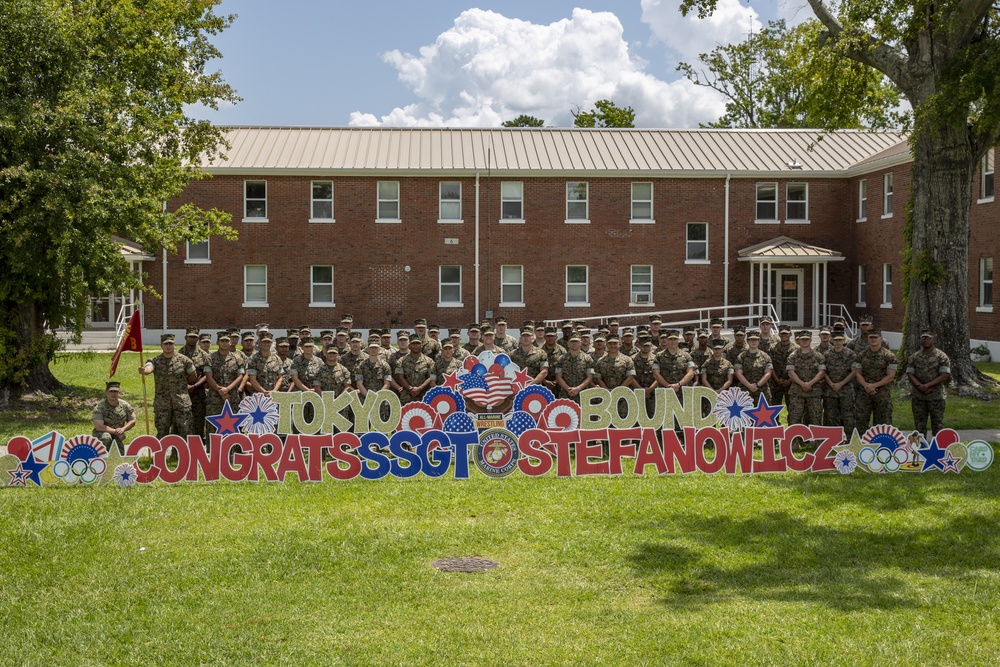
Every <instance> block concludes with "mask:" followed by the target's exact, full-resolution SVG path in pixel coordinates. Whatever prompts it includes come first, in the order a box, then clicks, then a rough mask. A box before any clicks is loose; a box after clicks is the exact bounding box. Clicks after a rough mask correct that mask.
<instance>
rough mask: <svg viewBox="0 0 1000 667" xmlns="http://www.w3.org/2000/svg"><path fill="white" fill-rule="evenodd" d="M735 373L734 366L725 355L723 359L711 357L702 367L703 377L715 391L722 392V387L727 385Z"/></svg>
mask: <svg viewBox="0 0 1000 667" xmlns="http://www.w3.org/2000/svg"><path fill="white" fill-rule="evenodd" d="M734 372H735V369H734V368H733V365H732V364H731V363H729V359H726V357H725V355H723V357H722V358H721V359H716V358H715V357H710V358H709V360H708V361H706V362H705V364H704V365H703V366H702V367H701V376H702V377H703V378H705V379H706V380H707V381H708V384H710V385H711V386H712V389H714V390H715V391H719V390H721V389H722V385H724V384H726V382H727V381H728V380H729V378H730V377H732V375H733V373H734Z"/></svg>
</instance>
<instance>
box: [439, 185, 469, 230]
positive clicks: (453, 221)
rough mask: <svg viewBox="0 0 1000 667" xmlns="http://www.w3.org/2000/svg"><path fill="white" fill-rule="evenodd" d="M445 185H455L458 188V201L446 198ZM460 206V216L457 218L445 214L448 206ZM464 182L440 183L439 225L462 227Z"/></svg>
mask: <svg viewBox="0 0 1000 667" xmlns="http://www.w3.org/2000/svg"><path fill="white" fill-rule="evenodd" d="M445 184H455V185H457V186H458V200H455V199H445V198H444V187H445ZM454 204H458V215H457V217H452V216H448V215H446V214H445V207H446V206H453V205H454ZM462 222H463V220H462V181H440V182H438V224H439V225H460V224H462Z"/></svg>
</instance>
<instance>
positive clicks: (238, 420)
mask: <svg viewBox="0 0 1000 667" xmlns="http://www.w3.org/2000/svg"><path fill="white" fill-rule="evenodd" d="M246 418H247V415H244V414H242V413H238V412H237V413H234V412H233V409H232V408H231V407H230V406H229V401H226V402H225V403H223V404H222V414H221V415H211V416H207V417H205V419H207V420H208V422H209V423H210V424H211V425H212V426H214V427H215V431H216V433H219V434H220V435H226V434H229V433H239V427H240V424H242V423H243V422H244V421H245V420H246Z"/></svg>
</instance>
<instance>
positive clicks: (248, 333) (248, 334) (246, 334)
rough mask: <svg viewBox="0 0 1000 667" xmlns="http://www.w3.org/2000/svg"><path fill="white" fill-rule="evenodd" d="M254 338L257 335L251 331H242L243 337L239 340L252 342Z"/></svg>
mask: <svg viewBox="0 0 1000 667" xmlns="http://www.w3.org/2000/svg"><path fill="white" fill-rule="evenodd" d="M256 337H257V334H255V333H254V332H252V331H244V332H243V336H242V337H241V340H253V339H254V338H256Z"/></svg>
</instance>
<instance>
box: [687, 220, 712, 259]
mask: <svg viewBox="0 0 1000 667" xmlns="http://www.w3.org/2000/svg"><path fill="white" fill-rule="evenodd" d="M691 225H703V226H704V227H705V239H704V240H699V239H696V240H694V241H692V240H691V239H690V238H689V237H688V235H689V234H690V230H691ZM691 243H704V244H705V259H691V258H690V257H689V256H688V246H689V244H691ZM708 243H709V238H708V223H707V222H685V223H684V263H685V264H710V263H711V259H710V257H711V254H710V252H709V250H710V246H709V245H708Z"/></svg>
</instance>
